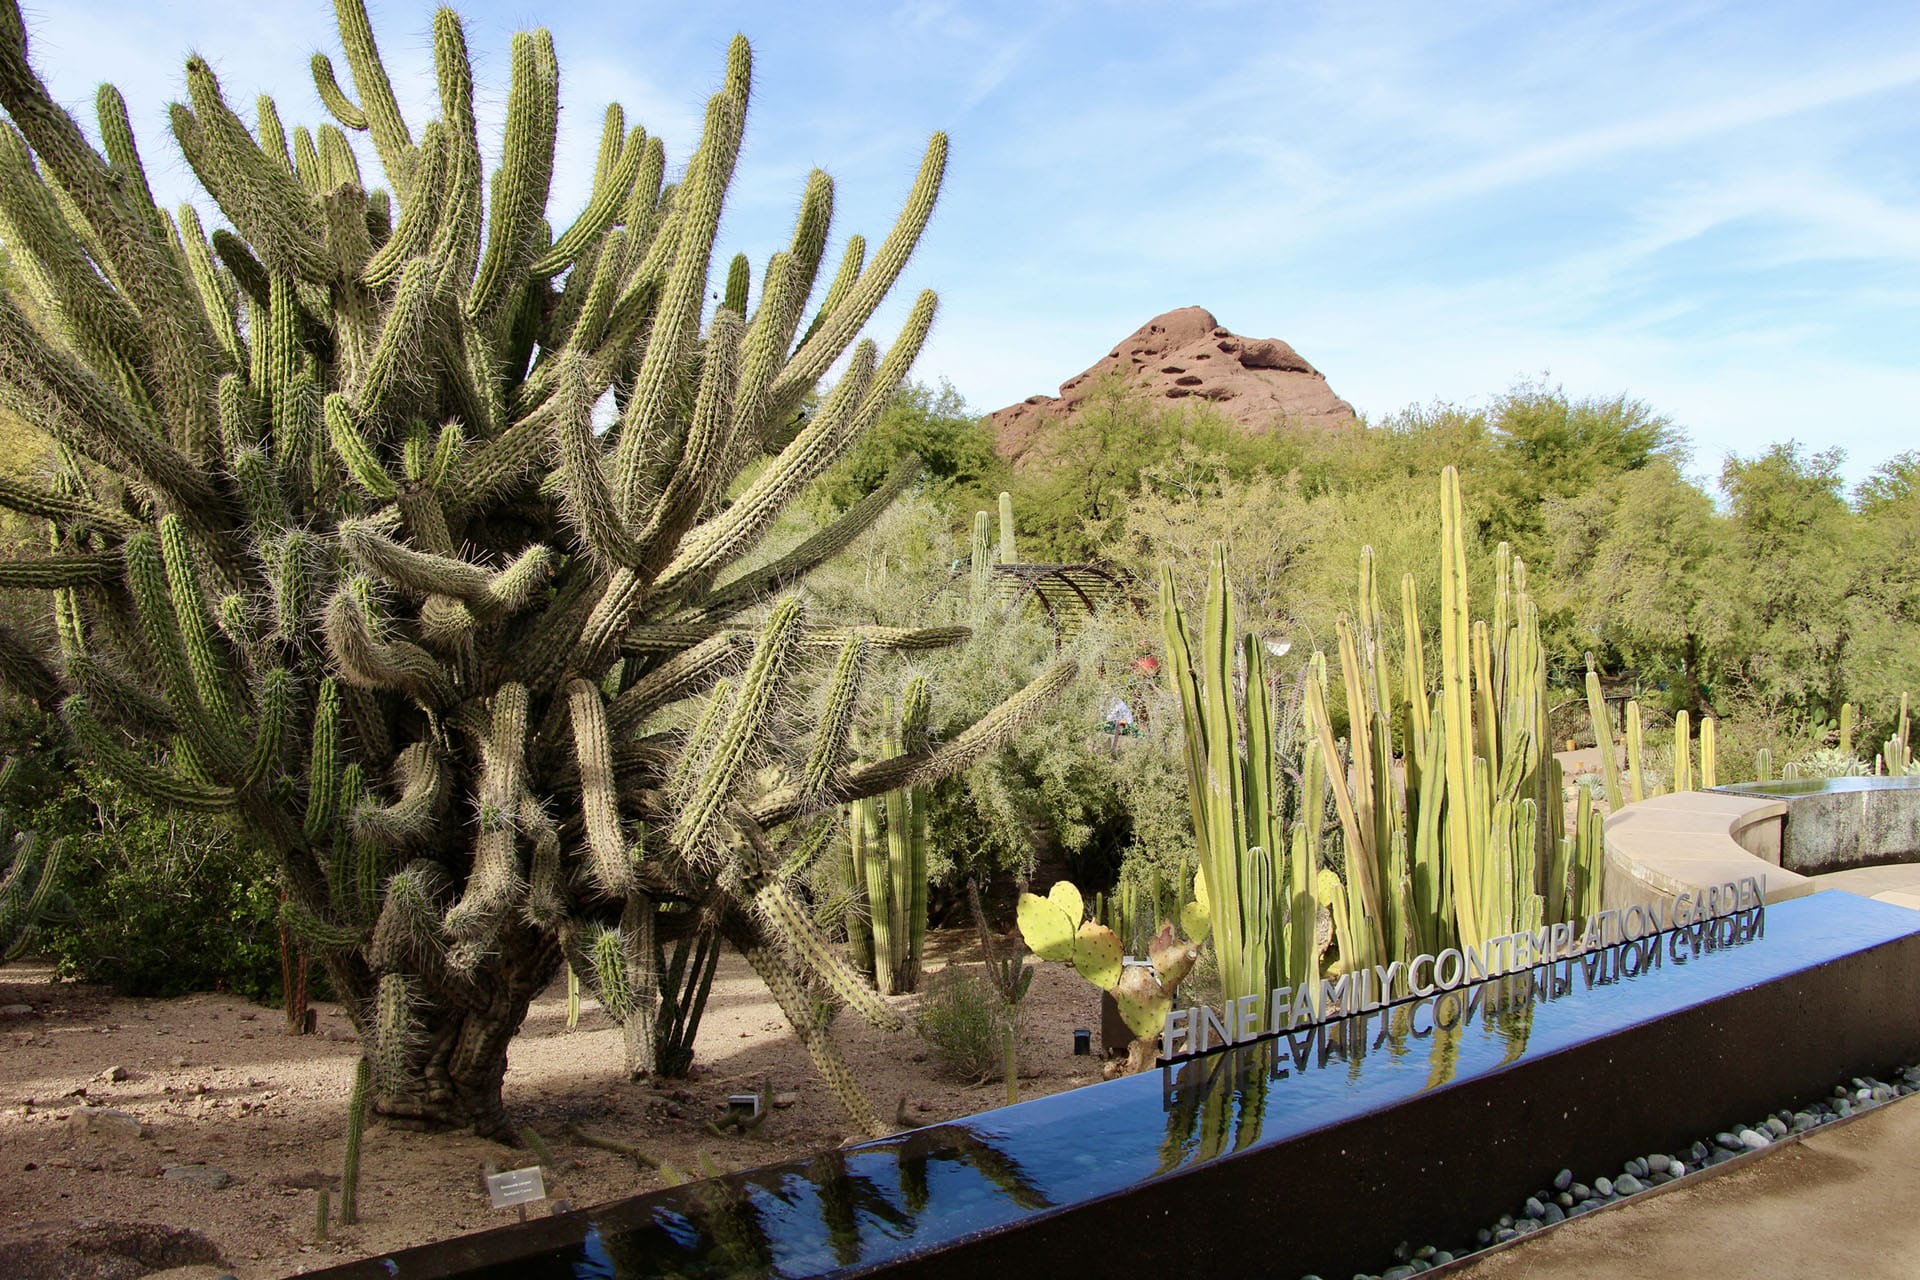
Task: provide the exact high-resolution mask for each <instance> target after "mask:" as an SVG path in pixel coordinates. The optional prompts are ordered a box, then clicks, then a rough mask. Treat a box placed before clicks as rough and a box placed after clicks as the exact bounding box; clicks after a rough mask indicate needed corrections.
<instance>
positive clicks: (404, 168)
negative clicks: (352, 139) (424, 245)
mask: <svg viewBox="0 0 1920 1280" xmlns="http://www.w3.org/2000/svg"><path fill="white" fill-rule="evenodd" d="M333 12H334V17H335V20H336V21H337V22H338V24H339V27H340V47H341V48H342V49H343V50H345V51H346V55H347V69H348V70H349V71H350V72H352V74H353V87H354V88H355V89H356V90H358V91H359V94H360V105H359V107H358V108H355V109H353V110H348V111H340V110H338V109H336V106H335V104H334V103H333V102H332V101H329V100H328V95H327V89H326V85H324V84H322V83H321V74H320V72H321V62H322V61H323V60H324V59H323V56H322V55H315V59H314V64H313V71H314V84H315V86H316V87H317V88H319V90H320V96H321V99H322V101H324V102H326V105H327V109H328V110H329V111H332V112H333V117H334V119H336V120H338V121H339V122H340V123H341V124H343V125H345V126H346V127H347V128H349V129H355V130H360V129H364V130H366V131H368V132H369V133H370V134H371V135H372V137H373V148H374V150H375V151H376V152H377V153H378V154H379V156H380V167H381V168H383V169H385V170H386V172H387V180H388V181H389V182H391V183H392V184H393V191H394V194H395V195H397V196H399V197H400V198H401V199H402V200H403V201H404V200H405V199H406V198H407V195H408V193H409V191H410V190H411V187H412V177H413V169H414V163H415V159H416V157H415V153H414V149H413V137H412V135H411V134H409V133H408V132H407V122H406V121H405V120H403V119H402V118H401V116H400V104H399V103H398V102H397V101H395V100H394V96H393V84H392V82H391V81H389V80H388V79H387V69H386V66H385V64H384V63H382V61H381V59H380V47H379V46H378V45H377V44H376V43H375V42H374V39H373V24H372V23H371V22H369V21H368V20H367V7H366V5H365V3H364V2H363V0H334V5H333ZM326 81H327V83H330V84H334V88H335V92H336V94H338V96H339V97H340V98H341V99H343V100H344V98H345V97H346V95H345V94H339V93H338V89H339V86H338V84H337V83H336V82H334V79H333V66H332V64H331V63H328V64H327V66H326ZM356 116H358V117H359V121H358V123H356V121H355V117H356Z"/></svg>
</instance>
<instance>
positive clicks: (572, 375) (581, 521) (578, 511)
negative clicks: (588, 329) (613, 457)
mask: <svg viewBox="0 0 1920 1280" xmlns="http://www.w3.org/2000/svg"><path fill="white" fill-rule="evenodd" d="M556 398H557V399H558V400H559V401H560V404H559V408H558V412H557V413H556V414H555V415H554V434H555V436H556V437H557V443H558V445H559V449H558V452H559V455H560V484H561V488H560V493H561V498H562V501H563V504H564V510H565V513H566V516H567V519H568V521H569V522H570V523H571V524H572V525H573V528H574V530H575V532H576V533H578V535H579V537H580V541H581V542H582V543H583V544H584V545H585V547H586V549H587V551H588V553H589V554H591V555H593V556H594V557H595V558H597V559H598V560H600V561H601V562H602V563H604V564H606V565H608V566H614V565H619V566H628V567H630V566H632V565H635V564H637V563H638V562H639V554H640V553H639V548H638V547H637V546H635V544H634V539H633V534H632V532H631V531H630V530H629V528H628V526H627V522H626V520H625V519H624V518H622V516H621V515H620V511H619V507H618V504H617V503H616V502H615V501H614V495H613V490H612V488H611V487H610V486H609V485H608V483H607V475H606V462H605V458H604V457H603V455H602V454H601V452H600V441H599V439H598V437H596V436H595V435H594V432H593V402H594V399H595V393H594V391H593V387H592V384H591V383H589V382H588V380H587V360H586V357H585V356H583V355H580V354H579V353H578V352H569V353H567V354H566V355H565V356H563V357H562V358H561V362H560V384H559V388H558V390H557V392H556Z"/></svg>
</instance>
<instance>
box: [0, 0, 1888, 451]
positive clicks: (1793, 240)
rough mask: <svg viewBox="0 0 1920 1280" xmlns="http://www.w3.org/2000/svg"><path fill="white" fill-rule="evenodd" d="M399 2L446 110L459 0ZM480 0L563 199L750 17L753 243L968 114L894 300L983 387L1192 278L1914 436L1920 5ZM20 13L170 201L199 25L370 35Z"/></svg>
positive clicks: (1281, 330) (1482, 355)
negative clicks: (112, 89) (540, 106)
mask: <svg viewBox="0 0 1920 1280" xmlns="http://www.w3.org/2000/svg"><path fill="white" fill-rule="evenodd" d="M372 7H373V13H374V21H375V25H376V30H377V31H378V32H379V34H380V36H381V39H382V45H383V49H384V50H385V51H386V53H387V56H388V62H389V65H390V66H391V67H392V68H393V70H394V72H395V77H396V80H398V81H400V82H401V83H400V85H399V87H400V89H401V93H402V98H403V102H405V101H411V103H412V104H413V110H412V112H411V117H412V119H413V120H414V122H415V123H416V127H417V125H418V123H419V122H422V121H424V120H425V119H427V118H428V116H429V112H428V110H427V96H426V95H427V93H428V91H429V88H430V83H431V82H430V79H429V78H428V77H427V69H428V65H429V58H430V44H429V39H428V35H427V32H428V29H429V26H430V22H431V10H430V8H429V7H428V6H426V5H424V4H417V3H411V2H405V3H403V2H401V0H376V3H375V4H374V5H373V6H372ZM460 8H461V11H462V12H463V14H464V15H465V16H466V17H467V19H468V38H469V42H470V43H471V45H472V46H473V49H474V52H475V55H476V59H477V61H478V63H479V66H480V69H481V74H482V76H483V78H486V79H488V80H490V83H489V84H488V85H486V86H485V87H484V92H485V95H486V99H485V106H486V109H487V110H489V111H490V112H492V113H494V114H495V116H496V118H497V112H498V110H499V107H500V104H501V102H502V100H503V99H504V96H505V85H504V83H503V77H504V74H505V61H506V59H505V47H506V40H507V37H508V35H509V34H510V33H511V32H512V31H513V30H515V29H517V28H520V27H525V26H531V25H538V24H541V23H544V24H545V25H548V26H550V27H551V28H552V29H553V31H554V36H555V41H556V44H557V47H558V50H559V55H560V62H561V71H562V77H563V86H564V87H563V93H564V105H565V111H564V114H563V120H562V131H563V136H562V143H561V145H562V161H561V167H560V171H559V174H558V177H557V180H556V187H555V200H554V205H555V208H556V210H557V211H558V212H559V213H560V215H561V216H560V217H556V218H555V221H561V220H562V218H564V217H565V216H570V215H571V213H572V212H573V211H574V210H575V209H577V208H578V206H579V204H580V203H581V202H582V199H583V197H584V194H585V193H584V187H585V183H586V180H587V178H588V176H589V173H590V170H591V166H592V156H593V149H594V146H595V143H596V139H597V134H598V129H599V121H600V112H601V108H602V107H603V106H604V104H605V103H606V102H607V101H608V100H610V99H617V100H619V101H620V102H622V103H623V104H624V105H625V106H626V108H627V111H628V118H629V120H630V121H638V122H640V123H644V124H646V125H647V126H648V127H649V128H650V129H651V130H653V131H655V132H657V133H660V134H662V135H663V136H664V137H665V139H666V141H667V143H668V149H669V158H670V162H672V161H683V160H684V159H685V157H686V154H687V152H688V150H689V148H690V146H691V144H692V141H693V136H694V133H695V130H696V127H697V124H698V121H699V118H700V111H701V107H702V104H703V102H704V100H705V97H706V95H707V94H708V93H709V92H711V90H712V89H713V87H714V86H715V85H716V84H717V82H718V78H719V75H720V72H721V67H722V62H723V59H724V53H725V48H726V42H727V40H728V38H729V37H730V36H731V35H732V33H733V32H734V31H736V30H738V31H744V32H745V33H746V34H747V36H748V37H749V39H750V40H752V41H753V44H754V50H755V66H756V79H755V97H754V104H753V111H752V116H751V118H750V121H749V126H748V141H747V148H746V151H745V153H744V155H743V157H742V163H741V167H740V176H739V179H738V181H737V183H736V186H735V188H734V191H733V194H732V198H731V203H730V206H729V211H728V217H727V222H726V224H725V227H724V230H723V236H724V238H725V240H726V244H725V246H724V248H725V251H727V252H729V253H730V252H731V251H732V250H733V249H736V248H738V249H744V250H746V251H747V252H748V253H749V254H750V255H751V256H753V257H754V258H755V260H756V261H759V260H763V259H764V257H765V255H766V254H767V253H768V252H769V251H770V250H771V249H773V248H774V247H776V246H777V245H778V244H780V243H782V242H783V241H784V239H785V236H786V232H787V229H788V227H789V225H790V220H791V217H792V214H793V209H794V205H795V202H796V200H797V197H798V193H799V191H800V187H801V184H802V182H803V180H804V178H805V174H806V171H807V169H808V168H810V167H812V166H814V165H819V166H821V167H823V168H825V169H827V170H828V171H829V172H830V173H832V174H833V175H834V177H835V178H836V179H837V180H838V183H839V210H840V212H839V216H838V218H837V219H836V228H835V230H836V240H837V239H839V238H841V237H843V236H844V235H845V234H847V233H849V232H851V231H863V232H866V233H867V234H868V236H869V238H870V239H872V238H877V237H878V236H879V235H881V234H884V232H885V230H886V228H887V227H888V226H889V225H890V223H891V220H892V217H893V213H894V210H895V209H896V208H897V206H898V202H899V200H900V198H901V196H902V195H903V194H904V192H905V189H906V186H907V184H908V182H909V181H910V179H911V176H912V172H913V169H914V167H915V165H916V164H917V162H918V158H919V154H920V151H921V149H922V148H923V147H924V145H925V141H926V137H927V135H928V134H929V133H930V132H931V131H932V130H934V129H945V130H947V131H948V132H949V133H950V134H951V135H952V140H953V152H952V161H951V164H950V167H949V170H948V179H947V187H946V191H945V194H944V196H943V198H942V203H941V209H940V212H939V213H938V214H937V216H936V218H935V221H934V223H933V225H932V226H931V228H930V229H929V231H928V234H927V237H926V239H925V240H924V241H923V243H922V247H921V250H920V253H919V255H918V257H917V258H916V260H915V263H914V265H913V267H912V268H911V269H910V271H909V274H908V276H907V278H906V279H905V280H903V282H902V285H901V288H900V290H899V291H898V297H899V299H900V301H899V303H898V304H896V305H895V306H894V307H893V308H892V309H891V310H890V311H889V312H885V313H883V314H882V317H881V319H880V321H879V322H878V324H877V326H876V336H879V337H881V338H882V339H883V340H885V339H887V338H890V337H891V329H892V327H893V325H894V324H896V323H897V321H898V318H899V315H900V314H901V312H902V311H903V309H904V302H905V300H906V299H909V298H910V297H911V296H912V293H913V292H914V291H917V290H918V289H919V288H922V287H931V288H934V289H936V290H938V291H939V293H940V295H941V301H942V308H941V317H940V320H939V323H938V325H937V327H936V329H935V333H934V338H933V340H932V342H931V343H930V344H929V346H928V348H927V350H926V352H925V354H924V355H923V356H922V357H921V360H920V363H919V365H918V366H917V368H916V376H918V377H920V378H922V379H925V380H929V381H931V380H933V379H935V378H939V377H946V378H948V379H950V380H951V381H952V382H953V383H954V385H955V386H956V387H958V388H959V389H960V391H961V392H962V393H963V394H965V395H966V397H967V399H968V401H969V403H970V404H971V405H972V406H973V407H974V408H976V409H978V410H981V411H985V410H988V409H993V408H998V407H1000V406H1001V405H1004V404H1007V403H1011V402H1012V401H1014V400H1018V399H1020V398H1022V397H1024V396H1027V395H1030V394H1033V393H1035V392H1041V391H1045V392H1051V391H1053V390H1054V389H1055V387H1056V385H1057V384H1058V383H1059V382H1060V381H1061V380H1063V379H1065V378H1067V377H1069V376H1071V375H1072V374H1074V373H1076V372H1078V371H1079V370H1080V369H1082V368H1083V367H1085V366H1086V365H1088V364H1091V363H1092V362H1093V361H1094V360H1095V359H1096V358H1098V357H1099V356H1101V355H1103V354H1105V352H1106V351H1107V350H1109V349H1110V347H1111V345H1112V343H1113V342H1114V341H1116V340H1117V339H1119V338H1120V337H1122V336H1124V335H1125V334H1126V333H1128V332H1129V331H1131V330H1132V329H1134V328H1135V327H1136V326H1138V325H1139V324H1141V323H1143V322H1144V321H1145V320H1147V319H1148V318H1149V317H1151V316H1153V315H1155V314H1157V313H1158V312H1161V311H1165V310H1168V309H1170V308H1173V307H1176V306H1183V305H1188V304H1198V305H1202V306H1205V307H1207V308H1209V309H1210V310H1212V311H1213V312H1214V314H1215V315H1216V316H1218V317H1219V319H1220V320H1221V322H1222V323H1224V324H1226V325H1229V326H1230V327H1232V328H1234V329H1236V330H1238V331H1239V332H1242V333H1246V334H1250V335H1253V336H1259V337H1269V336H1273V337H1281V338H1285V339H1287V340H1288V341H1290V342H1292V343H1293V344H1294V345H1295V346H1297V347H1298V348H1299V349H1300V351H1301V352H1302V354H1304V355H1305V356H1306V357H1307V358H1308V359H1310V360H1312V361H1313V362H1314V363H1315V364H1316V365H1317V366H1318V367H1319V368H1320V369H1321V370H1322V371H1323V372H1324V373H1325V374H1326V375H1327V377H1328V379H1329V381H1330V382H1331V383H1332V385H1333V386H1334V388H1335V389H1336V390H1337V391H1338V392H1339V393H1340V394H1342V395H1344V396H1345V397H1346V398H1347V399H1349V400H1351V401H1353V402H1354V404H1355V405H1356V406H1358V407H1359V408H1360V409H1361V410H1362V411H1363V412H1364V413H1366V414H1367V415H1368V416H1369V417H1371V418H1374V419H1378V418H1379V417H1381V416H1383V415H1385V414H1388V413H1391V412H1393V411H1394V410H1396V409H1400V408H1403V407H1405V406H1407V405H1409V404H1413V403H1426V402H1429V401H1433V400H1445V401H1451V402H1454V403H1459V404H1472V403H1477V402H1483V401H1484V400H1485V399H1486V398H1487V397H1488V396H1490V395H1492V394H1494V393H1497V392H1499V391H1501V390H1503V389H1505V388H1506V387H1508V386H1510V385H1511V384H1512V383H1513V382H1514V381H1515V380H1516V379H1519V378H1523V377H1540V376H1542V375H1545V376H1546V377H1547V378H1549V379H1551V380H1553V381H1557V382H1560V383H1562V384H1564V385H1565V386H1566V388H1567V389H1568V390H1569V391H1570V392H1572V393H1574V394H1578V395H1587V394H1594V395H1612V394H1617V393H1621V392H1625V393H1628V394H1630V395H1633V396H1636V397H1638V398H1640V399H1642V400H1645V401H1647V402H1648V403H1649V404H1650V405H1652V406H1653V407H1654V408H1655V409H1656V410H1658V411H1660V412H1663V413H1665V414H1667V415H1669V416H1670V417H1672V418H1673V419H1674V420H1675V421H1676V422H1677V423H1678V424H1679V425H1680V426H1681V427H1683V428H1684V429H1685V430H1686V432H1687V433H1688V435H1689V437H1690V438H1691V440H1692V442H1693V445H1694V464H1693V468H1692V469H1693V470H1694V471H1695V473H1697V474H1699V475H1702V476H1711V475H1713V474H1716V473H1717V472H1718V470H1719V466H1720V462H1721V460H1722V458H1723V457H1724V456H1725V455H1726V454H1728V453H1729V452H1735V453H1739V454H1741V455H1743V456H1752V455H1753V454H1755V453H1757V452H1758V451H1759V450H1761V449H1762V448H1764V447H1765V446H1766V445H1767V444H1769V443H1771V442H1774V441H1778V440H1784V439H1787V438H1794V439H1797V440H1800V441H1801V442H1803V443H1804V444H1806V445H1808V446H1811V447H1815V448H1826V447H1830V446H1839V447H1842V448H1844V449H1845V450H1846V452H1847V455H1848V462H1847V465H1846V468H1845V470H1846V472H1847V474H1848V476H1849V478H1851V479H1855V480H1857V479H1859V478H1861V477H1862V476H1864V475H1865V474H1867V473H1868V472H1869V471H1871V470H1872V469H1873V468H1874V467H1876V466H1878V465H1879V464H1880V463H1882V462H1884V461H1885V460H1886V459H1887V458H1889V457H1890V456H1892V455H1893V454H1895V453H1897V452H1900V451H1901V450H1904V449H1909V448H1915V447H1920V440H1916V433H1915V430H1914V428H1915V426H1916V422H1917V420H1920V349H1916V345H1915V338H1916V335H1920V323H1917V322H1920V6H1915V5H1913V4H1911V3H1908V4H1904V5H1901V4H1885V5H1876V4H1843V5H1841V6H1838V7H1832V8H1828V9H1824V10H1822V11H1819V12H1817V13H1816V12H1815V11H1813V10H1810V9H1808V8H1807V7H1806V6H1804V5H1786V4H1756V3H1750V4H1726V5H1719V4H1691V3H1685V2H1684V0H1666V2H1663V3H1657V4H1632V3H1627V4H1578V5H1571V4H1568V5H1557V4H1544V3H1539V2H1538V0H1531V2H1528V3H1516V4H1510V5H1509V4H1478V3H1463V4H1457V5H1436V4H1430V3H1428V4H1406V5H1396V4H1387V3H1370V4H1364V5H1356V4H1338V3H1329V4H1324V5H1320V4H1302V3H1292V2H1279V3H1276V2H1275V0H1266V2H1265V3H1251V4H1240V3H1225V2H1222V3H1189V4H1183V5H1169V4H1164V3H1160V4H1145V3H1075V2H1070V0H1028V2H1026V3H1019V4H1014V3H1003V2H1002V0H973V2H970V3H953V4H948V3H941V2H938V0H927V2H923V3H907V4H891V5H866V4H814V5H796V4H792V3H778V4H774V3H761V4H743V5H729V4H717V3H716V4H691V5H688V4H682V5H677V6H674V7H672V8H666V7H661V6H656V5H653V4H650V3H646V2H645V0H639V2H630V3H625V4H620V5H609V4H602V3H597V2H596V3H578V4H570V5H567V6H547V7H542V6H536V5H528V4H517V5H516V4H494V3H468V4H464V5H461V6H460ZM27 13H28V22H29V27H30V30H31V31H32V33H33V37H34V45H33V57H34V60H35V62H36V64H37V65H38V66H39V68H40V70H41V73H42V75H43V76H44V77H46V78H47V79H48V81H49V82H50V83H51V84H52V85H53V87H54V90H55V93H56V95H57V96H59V97H60V98H62V100H64V101H66V102H67V103H68V104H69V105H70V106H71V107H74V108H76V114H81V115H82V117H83V118H85V119H90V115H91V107H90V104H91V99H92V93H93V88H94V86H95V84H97V83H98V82H99V81H100V80H102V79H107V80H112V81H113V82H115V83H116V84H118V85H119V86H120V87H121V88H122V90H123V91H124V92H125V93H126V94H127V97H128V99H129V101H130V102H131V103H132V104H133V105H134V107H135V109H136V112H137V116H136V122H135V123H136V128H137V129H138V130H139V133H140V137H141V141H142V144H143V148H144V150H145V152H146V155H147V157H148V166H149V169H150V170H152V171H153V172H154V176H155V185H156V187H158V188H159V189H160V191H161V193H162V195H163V198H168V199H181V198H186V197H187V196H188V195H190V194H191V180H190V175H189V174H188V173H187V172H186V169H185V165H184V164H183V163H182V162H181V161H180V160H179V159H178V156H177V152H176V151H175V150H174V148H173V146H172V143H171V138H170V137H169V135H168V134H167V132H166V129H165V123H164V112H163V104H164V103H165V102H166V101H167V100H168V99H170V98H173V97H184V92H185V91H184V74H183V72H182V70H181V63H182V61H183V59H184V57H185V55H186V53H187V52H188V51H189V50H194V49H197V50H198V51H200V52H201V53H203V54H204V55H206V56H207V57H208V58H209V59H210V60H211V61H212V62H213V63H214V65H215V67H216V69H218V70H219V71H220V73H221V76H222V80H223V83H224V84H225V85H226V87H227V91H228V96H229V98H230V100H235V101H236V102H239V103H246V102H251V100H252V97H253V95H254V94H256V93H258V92H260V91H262V90H266V91H270V92H272V93H274V94H275V96H276V98H277V99H278V101H279V103H280V107H281V110H282V113H283V114H284V115H285V116H287V117H288V119H289V121H290V122H292V121H295V120H299V121H305V122H307V123H309V124H314V123H318V122H319V121H320V120H322V119H324V118H325V117H324V114H323V112H322V110H321V108H320V106H319V104H318V101H317V99H316V97H315V95H314V92H313V89H312V85H311V82H310V80H309V78H308V75H307V71H306V60H307V56H308V55H309V54H310V53H311V52H312V51H313V50H314V49H316V48H318V49H323V50H325V51H328V52H330V53H335V54H336V62H339V58H338V56H337V45H336V37H335V35H334V31H333V26H332V15H331V12H330V6H328V5H325V4H316V3H286V2H285V0H253V2H251V3H238V2H236V0H198V2H196V3H192V4H164V3H161V4H156V3H151V2H150V0H141V2H140V3H121V2H119V0H65V2H63V3H57V4H56V3H50V2H49V0H40V3H39V4H38V6H37V7H29V8H28V11H27ZM342 74H343V79H344V66H342ZM82 107H84V108H86V110H85V111H84V112H82V111H80V110H78V108H82ZM362 154H363V157H365V156H366V155H367V150H366V149H365V148H362ZM836 251H837V250H836Z"/></svg>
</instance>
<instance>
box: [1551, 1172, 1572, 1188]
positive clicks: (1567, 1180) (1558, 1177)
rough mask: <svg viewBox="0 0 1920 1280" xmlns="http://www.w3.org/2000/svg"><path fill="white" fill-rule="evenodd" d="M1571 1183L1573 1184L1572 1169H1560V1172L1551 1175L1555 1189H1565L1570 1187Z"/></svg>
mask: <svg viewBox="0 0 1920 1280" xmlns="http://www.w3.org/2000/svg"><path fill="white" fill-rule="evenodd" d="M1572 1185H1573V1170H1571V1169H1562V1170H1561V1171H1560V1172H1558V1173H1556V1174H1554V1175H1553V1189H1554V1190H1555V1191H1565V1190H1566V1189H1567V1188H1568V1187H1571V1186H1572Z"/></svg>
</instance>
